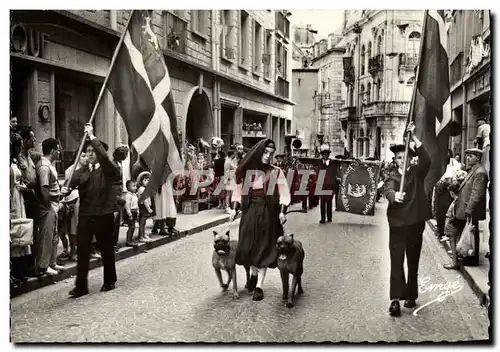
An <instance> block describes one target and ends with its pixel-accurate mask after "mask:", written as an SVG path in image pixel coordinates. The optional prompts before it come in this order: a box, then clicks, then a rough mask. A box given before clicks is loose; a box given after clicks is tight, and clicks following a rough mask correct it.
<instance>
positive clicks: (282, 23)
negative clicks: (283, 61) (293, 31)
mask: <svg viewBox="0 0 500 352" xmlns="http://www.w3.org/2000/svg"><path fill="white" fill-rule="evenodd" d="M275 29H276V31H278V32H279V33H281V34H282V35H283V36H284V37H285V38H286V39H287V40H290V21H289V20H288V18H286V17H285V15H284V14H283V12H281V11H276V26H275Z"/></svg>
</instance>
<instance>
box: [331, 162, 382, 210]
mask: <svg viewBox="0 0 500 352" xmlns="http://www.w3.org/2000/svg"><path fill="white" fill-rule="evenodd" d="M340 174H341V175H342V177H341V183H340V190H339V194H338V199H336V200H335V208H336V210H337V211H342V212H348V213H353V214H360V215H375V203H376V201H377V185H378V180H379V176H380V163H377V162H361V161H357V160H342V164H341V166H340Z"/></svg>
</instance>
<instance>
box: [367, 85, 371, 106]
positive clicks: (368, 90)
mask: <svg viewBox="0 0 500 352" xmlns="http://www.w3.org/2000/svg"><path fill="white" fill-rule="evenodd" d="M371 94H372V84H371V83H370V82H368V86H367V90H366V102H367V103H369V102H370V99H371Z"/></svg>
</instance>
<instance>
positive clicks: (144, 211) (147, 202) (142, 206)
mask: <svg viewBox="0 0 500 352" xmlns="http://www.w3.org/2000/svg"><path fill="white" fill-rule="evenodd" d="M150 178H151V173H150V172H148V171H143V172H141V173H140V174H139V176H137V184H138V185H139V190H138V191H137V197H138V198H139V242H151V238H150V237H149V235H148V234H147V233H146V220H147V219H148V218H149V217H151V216H152V215H153V208H152V203H151V197H147V198H146V199H144V200H140V198H141V195H142V194H143V193H144V191H145V190H146V186H147V185H148V183H149V179H150Z"/></svg>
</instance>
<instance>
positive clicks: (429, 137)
mask: <svg viewBox="0 0 500 352" xmlns="http://www.w3.org/2000/svg"><path fill="white" fill-rule="evenodd" d="M424 16H425V17H424V26H423V33H422V43H421V46H420V48H421V49H420V60H419V65H418V66H419V68H418V76H417V80H416V92H415V94H414V101H412V104H414V107H413V116H408V117H409V118H412V119H413V121H414V122H415V126H416V129H415V133H416V135H417V137H418V138H419V139H420V141H421V142H422V144H423V146H424V147H425V149H426V150H427V152H428V153H429V156H430V158H431V166H430V169H429V172H428V173H427V176H426V178H425V184H424V186H425V193H426V194H427V195H428V196H429V195H430V194H431V192H432V189H433V187H434V185H435V184H436V182H437V181H438V180H439V179H440V178H441V176H442V175H443V173H444V172H445V169H446V164H447V157H448V143H449V138H450V124H449V122H450V121H451V103H450V79H449V62H448V54H447V52H446V48H447V45H446V35H447V33H446V31H447V26H448V24H447V23H446V21H445V12H444V11H442V10H438V11H436V10H426V11H425V15H424Z"/></svg>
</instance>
